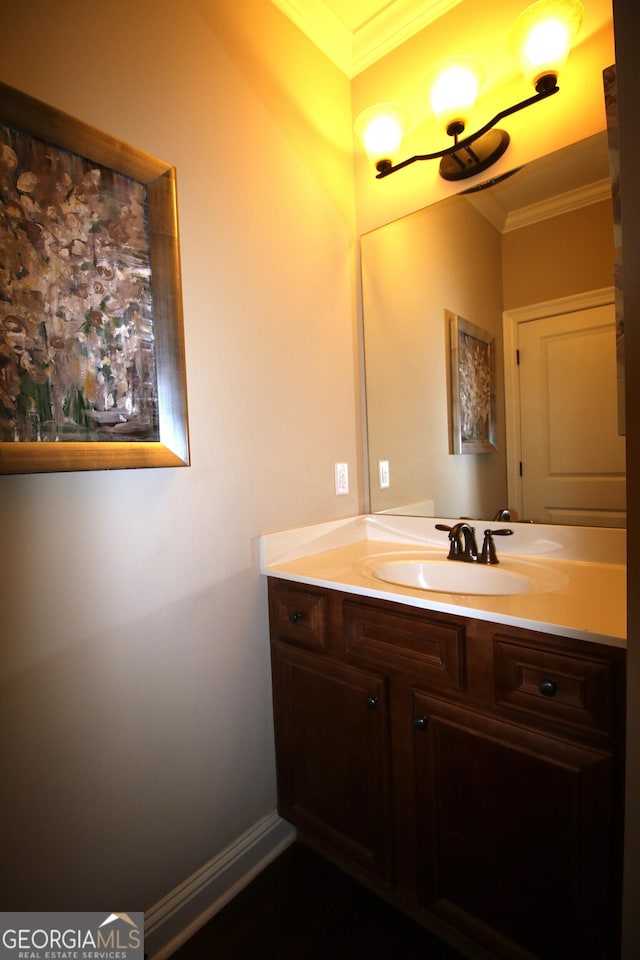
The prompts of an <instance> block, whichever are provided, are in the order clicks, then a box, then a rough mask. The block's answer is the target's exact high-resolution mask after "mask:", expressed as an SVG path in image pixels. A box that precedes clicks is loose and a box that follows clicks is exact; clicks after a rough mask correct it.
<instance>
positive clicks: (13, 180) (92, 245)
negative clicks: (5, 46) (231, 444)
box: [0, 84, 190, 474]
mask: <svg viewBox="0 0 640 960" xmlns="http://www.w3.org/2000/svg"><path fill="white" fill-rule="evenodd" d="M0 132H2V134H3V137H0V160H2V162H3V166H2V168H1V169H0V174H2V178H1V179H0V218H1V220H2V222H1V223H0V230H1V231H2V236H1V237H0V239H1V240H2V246H3V248H7V249H3V257H2V258H0V259H2V263H0V307H1V308H2V309H1V310H0V334H2V336H0V421H1V422H0V473H2V474H15V473H48V472H58V471H76V470H112V469H125V468H138V467H177V466H189V463H190V453H189V430H188V413H187V389H186V372H185V354H184V331H183V314H182V287H181V275H180V250H179V236H178V218H177V200H176V171H175V168H174V167H172V166H171V165H170V164H168V163H165V162H163V161H161V160H158V159H156V158H154V157H152V156H149V155H148V154H146V153H144V152H143V151H141V150H138V149H136V148H134V147H132V146H129V145H128V144H126V143H123V142H122V141H120V140H118V139H116V138H115V137H112V136H109V135H108V134H106V133H103V132H101V131H99V130H96V129H95V128H93V127H91V126H89V125H87V124H85V123H83V122H81V121H80V120H77V119H74V118H73V117H71V116H69V115H67V114H65V113H63V112H61V111H59V110H57V109H55V108H53V107H51V106H49V105H47V104H45V103H42V102H41V101H39V100H36V99H34V98H32V97H30V96H27V95H26V94H24V93H21V92H20V91H18V90H15V89H13V88H12V87H9V86H7V85H5V84H0ZM18 144H19V145H20V149H21V151H22V154H21V157H19V156H18V153H17V147H18ZM12 145H13V146H12ZM14 146H15V147H16V149H14ZM25 156H26V157H29V158H34V157H35V158H36V159H35V160H34V161H33V165H32V166H33V169H32V168H31V167H29V166H25V165H24V157H25ZM21 158H22V159H21ZM37 164H39V167H37ZM47 165H48V166H47ZM54 167H55V171H56V174H55V177H54V176H53V174H51V175H50V176H49V181H50V182H49V184H48V187H47V188H48V189H49V190H50V191H51V193H50V195H46V194H44V193H43V191H44V188H45V187H44V186H43V181H44V180H46V179H47V177H46V176H45V175H41V174H38V173H35V172H33V170H34V169H39V170H40V171H45V174H46V171H47V170H52V169H53V168H54ZM69 170H70V171H71V176H70V174H69ZM61 171H62V172H61ZM74 171H80V172H79V173H77V175H76V181H77V182H74ZM98 182H100V187H99V189H100V190H101V191H102V190H103V186H102V185H103V184H105V186H104V191H108V190H109V189H113V190H116V187H117V191H118V192H117V193H114V195H112V196H110V195H109V194H108V192H107V193H106V197H105V196H103V195H102V194H101V195H100V199H99V200H98V199H95V202H94V203H93V207H92V204H91V203H90V202H89V200H90V199H91V198H89V199H88V194H89V193H90V192H91V191H92V190H93V191H94V193H96V190H97V189H98V188H96V186H95V185H96V183H98ZM61 184H62V185H63V187H64V191H66V192H65V193H64V196H63V197H62V193H61ZM109 185H114V186H112V187H109ZM36 188H37V189H38V190H39V191H40V192H39V194H38V195H36V192H35V191H36ZM43 196H44V200H43ZM130 196H134V197H135V198H136V199H134V200H132V201H130V202H128V198H129V197H130ZM61 197H62V199H61ZM122 197H124V198H125V200H124V201H123V200H122ZM98 204H99V205H100V212H99V213H97V212H96V209H97V207H98ZM128 207H129V208H130V209H128ZM106 208H108V209H109V210H111V211H112V217H113V219H112V220H111V221H109V220H108V219H106V220H105V221H103V220H102V219H101V215H102V213H103V212H104V210H105V209H106ZM131 209H133V210H134V211H135V212H136V213H137V216H138V226H137V228H136V230H135V231H134V230H133V228H132V229H131V231H130V232H131V235H132V236H133V234H134V233H135V238H134V240H133V241H131V242H130V243H129V246H128V247H126V248H125V241H124V240H123V241H122V243H121V245H120V247H118V242H119V238H120V237H121V236H123V235H124V234H123V232H122V229H121V228H122V222H123V218H127V217H128V218H131V217H132V216H133V215H134V214H132V213H131ZM88 211H91V214H90V219H88V218H89V213H88ZM141 211H142V212H141ZM45 221H46V223H45ZM52 223H55V224H57V225H58V227H59V229H56V228H54V227H52V225H51V224H52ZM69 223H73V224H74V231H75V234H76V235H77V237H78V238H80V239H76V240H73V241H72V242H71V243H70V242H69V230H70V228H68V225H69ZM140 223H144V225H145V229H144V230H142V231H141V230H140V229H139V225H140ZM65 230H66V233H65V232H64V231H65ZM119 230H120V233H118V231H119ZM100 231H102V233H103V234H104V236H105V237H106V241H105V242H104V243H103V244H102V246H101V247H100V258H101V259H100V263H99V264H98V265H97V266H96V264H97V258H96V254H95V249H96V241H95V239H94V237H95V235H96V232H100ZM141 234H146V236H142V237H141ZM61 238H62V239H61ZM56 244H58V246H57V247H56V249H55V251H54V253H52V249H51V248H52V246H55V245H56ZM65 244H66V245H65ZM133 247H135V249H133ZM25 251H26V253H25ZM87 251H89V252H87ZM123 251H124V253H123ZM112 254H114V255H116V256H119V257H120V260H118V262H117V265H118V269H117V270H116V269H113V270H112V264H111V263H110V262H109V256H111V255H112ZM125 254H126V257H127V258H128V261H127V262H128V263H131V264H132V266H131V268H130V274H129V275H128V276H127V275H126V271H125V279H124V281H121V280H120V277H121V276H122V270H121V269H120V267H119V265H120V263H121V261H122V257H123V256H125ZM83 258H84V259H83ZM54 260H55V264H56V268H55V269H54V267H52V261H54ZM71 260H73V261H74V264H75V267H74V268H73V269H72V268H71V267H69V268H68V269H66V270H65V269H64V268H63V266H60V264H62V263H63V262H66V263H69V262H70V261H71ZM25 261H26V263H25ZM136 268H137V273H136V272H135V271H136ZM56 269H57V271H58V272H56ZM94 269H99V270H100V271H102V273H101V274H100V277H103V276H108V277H110V286H109V292H108V294H104V293H100V292H99V291H100V290H101V280H100V277H98V276H97V275H96V274H95V273H93V272H92V271H94ZM82 270H84V271H85V273H84V274H80V272H79V271H82ZM78 277H81V279H82V280H83V282H82V283H80V282H79V280H78ZM59 278H63V280H64V284H65V297H66V298H67V299H66V300H65V301H64V303H63V298H62V296H61V297H60V298H57V296H55V294H56V293H57V287H56V284H57V283H58V281H59ZM85 278H86V281H87V282H84V280H85ZM141 278H142V279H141ZM134 281H135V282H136V283H137V284H138V286H137V288H136V289H138V290H141V291H143V292H144V302H143V303H142V306H141V305H140V304H139V303H137V302H130V301H131V299H132V298H131V297H130V294H131V290H132V285H133V284H134ZM119 283H120V287H118V284H119ZM80 288H81V289H80ZM43 290H44V291H45V292H44V294H43ZM51 291H53V293H54V296H53V297H50V296H49V295H48V294H49V293H50V292H51ZM72 296H73V297H75V299H74V300H73V305H74V311H76V313H75V315H74V316H73V317H72V316H70V311H69V310H68V309H66V304H67V303H70V302H71V297H72ZM100 297H102V300H99V298H100ZM96 298H98V299H96ZM53 301H56V302H59V304H62V305H59V306H58V308H57V312H55V311H56V307H55V305H52V304H53ZM141 302H142V294H141ZM114 303H117V304H119V309H120V314H119V316H115V314H116V312H117V311H116V308H115V307H114V306H113V304H114ZM123 304H124V307H123V306H122V305H123ZM142 314H144V316H143V318H142V319H140V317H141V316H142ZM71 321H73V322H71ZM128 322H130V324H131V329H133V330H134V332H137V333H140V331H142V333H141V334H140V336H139V337H138V340H137V341H136V344H137V346H136V345H134V346H132V347H130V349H129V354H127V357H128V359H127V360H126V361H123V360H122V356H123V349H122V346H121V344H122V343H123V342H124V339H125V333H126V335H127V337H129V330H128V328H127V329H126V330H123V329H122V327H123V324H125V323H128ZM48 325H49V326H50V329H48ZM61 327H62V328H63V329H62V333H61V332H60V331H61ZM107 327H109V328H110V329H113V331H115V332H113V333H112V334H109V337H110V342H111V343H116V344H117V345H118V346H117V360H118V362H119V364H120V367H122V368H124V367H125V366H126V363H129V372H127V371H126V370H125V371H124V372H123V373H122V374H121V376H120V382H119V383H118V384H117V389H116V387H113V383H115V382H116V380H117V378H116V376H115V374H114V373H113V368H114V366H115V365H116V359H115V358H114V357H113V356H110V355H109V353H108V349H107V347H106V346H105V344H106V343H107V340H109V337H107V335H106V334H105V328H107ZM54 329H55V331H56V336H55V337H54V336H52V332H53V331H54ZM72 329H73V331H74V336H75V340H73V342H72V337H71V334H68V331H71V330H72ZM88 341H90V344H89V346H88V345H87V343H88ZM142 341H144V343H142ZM96 344H97V346H95V345H96ZM141 344H142V345H141ZM92 347H95V349H94V350H93V353H92ZM143 348H144V349H143ZM56 349H58V350H59V352H61V353H64V351H65V349H66V355H65V356H66V361H67V365H68V366H69V365H70V364H72V365H73V370H74V371H76V373H77V371H78V370H79V371H80V375H82V376H83V377H84V378H85V381H86V379H87V376H88V375H87V373H86V368H87V364H89V365H91V363H92V362H93V358H94V357H95V356H97V357H98V358H99V359H98V361H96V364H97V366H99V367H100V369H99V370H98V371H97V373H96V370H95V369H93V370H92V371H91V377H90V380H91V384H92V390H93V394H95V393H96V390H97V388H96V387H95V383H96V380H97V381H98V382H99V384H100V390H101V392H102V400H101V404H102V405H101V406H100V405H97V406H96V407H95V409H94V407H92V406H91V405H90V403H89V401H88V400H87V395H88V394H89V390H88V388H87V391H86V393H85V390H84V381H83V384H82V387H81V388H78V387H77V386H76V387H74V389H75V395H74V396H75V401H76V403H75V407H73V409H74V410H76V411H77V410H78V409H80V412H81V415H82V416H80V415H76V418H75V420H74V419H73V415H72V414H71V413H70V409H71V406H72V404H71V402H70V400H69V392H70V388H69V390H68V391H67V395H66V396H65V397H64V398H63V399H61V397H60V396H57V398H56V399H55V402H54V400H52V399H51V397H52V395H53V394H54V393H55V388H56V387H60V385H59V384H54V385H53V387H52V386H51V384H50V383H49V382H48V377H49V376H50V372H51V371H52V370H53V369H54V363H55V360H56V357H55V356H54V355H55V352H56ZM113 349H114V350H116V347H113ZM145 351H146V352H145ZM143 353H144V356H145V357H146V359H143V360H141V359H140V357H141V356H142V354H143ZM69 357H71V359H69ZM131 357H133V359H131ZM88 358H89V359H88ZM141 368H143V374H140V369H141ZM134 376H139V379H140V380H141V382H142V384H143V389H141V388H140V387H138V386H137V385H136V384H135V383H134V384H133V385H132V384H131V381H132V379H133V378H134ZM70 380H71V376H69V377H67V379H66V380H64V384H63V387H64V386H66V385H67V384H68V383H69V382H70ZM105 382H106V383H107V384H108V387H106V386H105ZM25 384H26V386H25ZM134 387H135V389H134ZM129 388H131V389H130V393H132V394H133V393H135V394H136V396H135V397H134V399H133V400H132V399H131V397H129V396H127V397H124V395H125V394H126V391H127V389H129ZM107 389H110V390H111V393H108V394H107V401H105V400H104V396H105V394H106V392H107ZM21 390H22V391H23V394H24V395H22V394H21V393H20V391H21ZM62 392H63V388H59V389H58V394H62ZM142 393H144V402H145V404H146V406H145V414H144V417H143V416H142V415H141V414H139V411H138V410H137V408H135V403H142V401H139V400H138V399H137V398H138V397H139V396H140V395H141V394H142ZM116 394H117V397H118V399H119V400H122V409H123V410H124V413H122V414H121V413H119V412H118V410H119V404H118V403H117V402H116V400H114V396H116ZM43 397H44V400H45V402H44V403H43V402H42V398H43ZM78 397H79V399H78ZM123 397H124V400H123V399H122V398H123ZM125 400H126V406H125ZM134 408H135V409H134ZM43 409H44V410H45V414H44V415H43V416H42V417H41V419H42V421H43V422H42V423H41V422H39V421H38V414H39V413H41V412H42V410H43ZM52 410H55V411H56V412H57V413H58V414H59V416H58V417H57V420H56V418H55V417H54V416H53V414H52V415H51V417H52V419H51V420H47V417H48V416H49V414H50V412H51V411H52ZM61 410H64V414H62V413H60V411H61ZM114 410H115V411H116V412H115V413H114ZM130 410H133V411H134V412H133V413H131V415H130V416H128V415H127V411H130ZM25 411H26V412H25ZM62 419H64V420H65V421H68V424H67V423H66V422H65V424H64V425H63V427H62V428H61V427H60V422H59V421H60V420H62ZM78 423H81V426H80V427H79V426H78ZM65 430H68V432H69V434H70V435H71V438H70V439H67V438H66V433H65ZM85 437H86V439H85ZM105 438H108V439H105Z"/></svg>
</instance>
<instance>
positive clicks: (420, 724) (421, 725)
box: [413, 717, 429, 730]
mask: <svg viewBox="0 0 640 960" xmlns="http://www.w3.org/2000/svg"><path fill="white" fill-rule="evenodd" d="M428 722H429V721H428V718H427V717H416V718H415V720H414V721H413V725H414V727H415V728H416V730H426V729H427V723H428Z"/></svg>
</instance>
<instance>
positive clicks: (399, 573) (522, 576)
mask: <svg viewBox="0 0 640 960" xmlns="http://www.w3.org/2000/svg"><path fill="white" fill-rule="evenodd" d="M368 567H369V569H368V571H367V572H368V573H369V575H371V576H373V577H375V578H376V579H378V580H384V581H385V582H386V583H394V584H397V585H398V586H402V587H414V588H417V589H419V590H431V591H434V592H437V593H458V594H465V595H467V596H494V597H495V596H513V595H516V594H524V593H544V592H547V591H550V590H555V589H557V588H558V587H560V586H562V585H563V584H564V583H566V582H567V578H566V577H565V575H564V574H562V573H560V572H559V571H556V570H552V569H550V568H549V567H546V566H544V565H542V564H537V563H534V562H532V563H530V562H528V561H525V560H514V559H512V558H509V559H508V560H505V561H502V562H501V563H500V564H498V565H494V566H490V565H485V564H479V563H462V562H459V561H452V560H442V559H436V558H425V557H424V556H422V557H415V556H413V557H406V556H402V555H397V554H396V555H395V556H394V555H393V554H392V555H387V556H384V557H383V556H379V557H377V558H372V559H371V560H370V561H369V564H368Z"/></svg>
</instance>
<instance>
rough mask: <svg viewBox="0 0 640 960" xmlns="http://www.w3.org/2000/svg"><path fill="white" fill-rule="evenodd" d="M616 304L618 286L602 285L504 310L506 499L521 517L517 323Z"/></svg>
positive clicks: (520, 435)
mask: <svg viewBox="0 0 640 960" xmlns="http://www.w3.org/2000/svg"><path fill="white" fill-rule="evenodd" d="M610 303H615V287H614V286H613V285H612V286H610V287H601V288H600V289H598V290H587V291H585V292H584V293H576V294H572V295H571V296H568V297H559V298H558V299H556V300H542V301H540V303H532V304H528V305H527V306H524V307H515V308H514V309H512V310H504V311H503V313H502V348H503V357H504V415H505V443H506V454H507V501H508V503H509V506H510V508H511V509H513V510H514V511H515V513H516V515H517V516H518V517H519V518H520V519H522V477H521V476H520V461H521V459H522V433H521V427H520V377H519V375H518V362H517V355H516V351H517V349H518V342H519V341H518V326H519V324H521V323H526V322H527V321H528V320H542V319H543V318H544V317H555V316H558V315H559V314H563V313H576V312H578V311H579V310H588V309H589V308H590V307H602V306H605V305H607V304H610Z"/></svg>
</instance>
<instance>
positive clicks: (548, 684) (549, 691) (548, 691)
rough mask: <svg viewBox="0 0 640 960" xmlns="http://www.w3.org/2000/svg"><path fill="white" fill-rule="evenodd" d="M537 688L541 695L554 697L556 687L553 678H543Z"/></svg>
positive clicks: (556, 690)
mask: <svg viewBox="0 0 640 960" xmlns="http://www.w3.org/2000/svg"><path fill="white" fill-rule="evenodd" d="M538 690H539V691H540V693H541V694H542V696H543V697H555V695H556V693H557V692H558V687H557V684H556V682H555V680H543V681H542V683H541V684H540V686H539V687H538Z"/></svg>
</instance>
